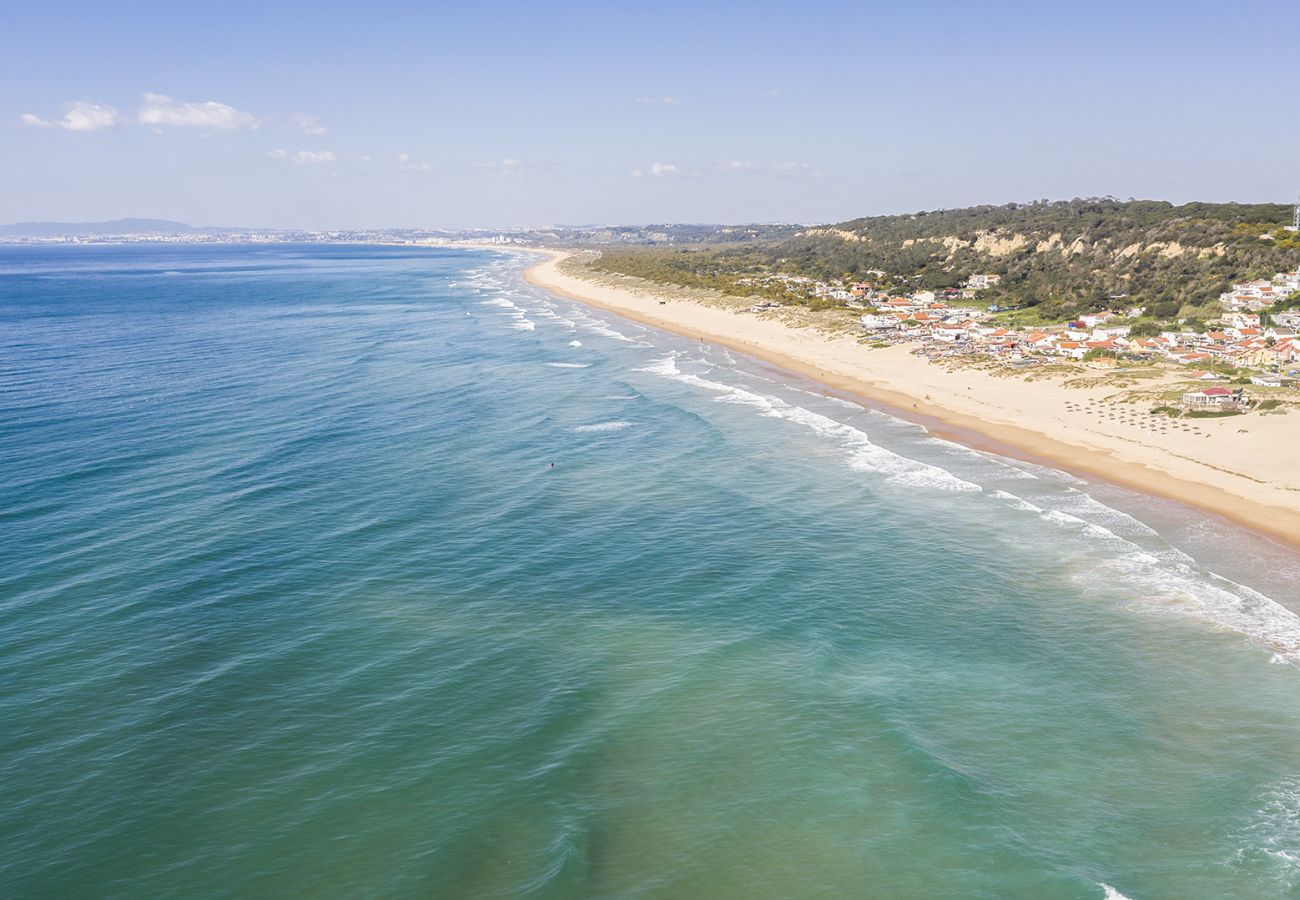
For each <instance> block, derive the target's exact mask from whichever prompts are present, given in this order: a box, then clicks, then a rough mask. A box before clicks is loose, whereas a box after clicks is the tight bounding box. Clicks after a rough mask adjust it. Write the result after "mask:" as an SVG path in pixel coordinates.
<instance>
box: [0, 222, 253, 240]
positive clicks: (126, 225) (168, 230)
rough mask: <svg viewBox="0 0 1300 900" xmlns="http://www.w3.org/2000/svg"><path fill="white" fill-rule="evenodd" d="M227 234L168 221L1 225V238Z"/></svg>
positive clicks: (212, 229) (18, 223)
mask: <svg viewBox="0 0 1300 900" xmlns="http://www.w3.org/2000/svg"><path fill="white" fill-rule="evenodd" d="M227 230H229V229H225V228H195V227H194V226H193V225H186V224H185V223H184V222H170V221H168V220H167V219H112V220H110V221H108V222H17V223H15V224H13V225H0V237H29V238H52V237H70V236H77V235H84V236H87V237H103V236H105V235H117V234H197V233H200V232H219V231H227Z"/></svg>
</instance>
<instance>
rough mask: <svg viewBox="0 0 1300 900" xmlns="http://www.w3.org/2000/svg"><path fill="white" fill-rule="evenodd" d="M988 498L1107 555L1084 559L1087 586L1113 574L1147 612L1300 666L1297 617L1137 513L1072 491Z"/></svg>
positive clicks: (1080, 578)
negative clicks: (1204, 627) (1217, 631)
mask: <svg viewBox="0 0 1300 900" xmlns="http://www.w3.org/2000/svg"><path fill="white" fill-rule="evenodd" d="M988 496H990V497H993V498H995V499H998V500H1001V501H1003V502H1005V503H1007V504H1009V505H1010V506H1013V507H1015V508H1017V509H1020V510H1023V511H1025V512H1032V513H1035V514H1037V515H1038V517H1039V518H1040V519H1041V520H1042V521H1044V522H1048V523H1050V524H1052V525H1056V526H1058V527H1059V528H1062V529H1064V530H1066V531H1070V532H1072V533H1074V534H1076V535H1078V536H1079V537H1081V538H1082V539H1083V540H1084V541H1085V542H1087V544H1092V545H1094V546H1098V547H1100V548H1101V549H1103V550H1105V551H1106V553H1105V554H1104V555H1098V554H1093V553H1089V554H1086V555H1085V556H1084V560H1083V561H1082V562H1081V563H1080V565H1079V570H1078V571H1077V572H1076V573H1075V575H1074V578H1075V581H1076V582H1078V583H1080V584H1081V585H1082V586H1083V587H1085V588H1086V587H1088V586H1089V585H1090V584H1091V583H1093V582H1094V581H1095V580H1097V576H1098V575H1099V574H1103V573H1104V574H1105V575H1107V576H1113V577H1107V578H1105V579H1103V583H1119V584H1125V585H1131V586H1140V588H1141V593H1142V599H1141V600H1140V601H1138V603H1139V604H1140V605H1141V606H1143V607H1144V608H1148V609H1153V610H1156V611H1160V612H1170V611H1172V612H1181V613H1184V614H1187V615H1191V616H1194V617H1195V618H1198V619H1200V620H1201V621H1203V622H1206V623H1208V624H1210V625H1214V626H1216V627H1219V628H1225V629H1228V630H1230V631H1234V632H1236V633H1238V634H1240V635H1242V636H1244V637H1245V638H1246V639H1247V640H1249V641H1251V642H1252V643H1254V644H1255V645H1256V646H1258V647H1260V648H1261V649H1263V650H1267V651H1269V652H1270V661H1276V660H1281V661H1284V662H1288V663H1291V664H1293V665H1297V666H1300V615H1297V614H1296V613H1294V612H1292V611H1291V610H1289V609H1287V608H1286V607H1284V606H1282V605H1281V604H1280V603H1278V602H1277V601H1276V600H1274V599H1272V598H1271V597H1269V596H1267V595H1265V594H1262V593H1260V592H1259V591H1257V590H1255V589H1254V588H1251V587H1247V586H1246V585H1244V584H1239V583H1238V582H1235V581H1232V580H1231V579H1229V578H1225V577H1223V576H1222V575H1219V574H1217V573H1215V572H1212V571H1210V570H1209V569H1205V568H1202V567H1201V566H1199V565H1198V564H1197V562H1196V560H1194V559H1193V558H1192V557H1191V556H1188V555H1187V554H1186V553H1184V552H1183V551H1181V550H1179V549H1178V548H1177V547H1174V546H1172V545H1170V544H1168V543H1165V542H1164V540H1163V538H1161V536H1160V534H1159V533H1158V532H1157V531H1155V530H1154V529H1153V528H1151V527H1150V526H1148V525H1146V524H1145V523H1144V522H1141V521H1139V520H1138V519H1136V518H1134V517H1133V516H1130V515H1128V514H1127V513H1124V512H1121V511H1119V510H1117V509H1114V508H1113V507H1110V506H1107V505H1106V504H1104V503H1102V502H1101V501H1099V500H1097V499H1096V498H1094V497H1090V496H1088V495H1087V494H1085V493H1083V492H1082V491H1079V490H1076V489H1074V488H1066V490H1065V492H1064V493H1061V494H1059V495H1056V496H1054V497H1052V498H1051V508H1043V507H1041V506H1038V505H1036V504H1034V503H1031V502H1029V501H1028V500H1025V499H1024V498H1023V497H1018V496H1016V495H1015V494H1010V493H1007V492H1006V491H992V492H990V493H989V495H988ZM1139 542H1143V543H1146V544H1147V545H1148V546H1143V543H1139ZM1085 546H1086V544H1085Z"/></svg>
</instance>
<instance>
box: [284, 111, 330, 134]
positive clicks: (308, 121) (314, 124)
mask: <svg viewBox="0 0 1300 900" xmlns="http://www.w3.org/2000/svg"><path fill="white" fill-rule="evenodd" d="M290 119H291V120H292V121H293V124H295V125H297V126H298V127H299V128H300V129H302V133H303V134H308V135H311V136H312V137H320V136H321V135H323V134H325V126H323V125H321V123H320V120H319V119H317V118H316V117H315V116H309V115H307V114H306V113H294V114H293V115H292V116H290Z"/></svg>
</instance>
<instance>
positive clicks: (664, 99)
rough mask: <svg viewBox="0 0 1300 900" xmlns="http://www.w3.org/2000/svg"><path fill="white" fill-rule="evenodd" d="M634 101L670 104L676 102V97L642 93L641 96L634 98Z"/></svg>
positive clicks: (662, 104)
mask: <svg viewBox="0 0 1300 900" xmlns="http://www.w3.org/2000/svg"><path fill="white" fill-rule="evenodd" d="M636 102H637V103H658V104H660V105H661V106H672V105H673V104H674V103H676V102H677V98H676V97H668V96H664V97H651V96H649V95H642V96H640V97H637V98H636Z"/></svg>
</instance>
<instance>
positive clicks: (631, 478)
mask: <svg viewBox="0 0 1300 900" xmlns="http://www.w3.org/2000/svg"><path fill="white" fill-rule="evenodd" d="M523 264H524V261H523V259H522V258H521V257H518V256H514V255H511V254H508V253H492V252H483V251H461V250H445V249H444V250H432V249H428V248H395V247H340V246H323V247H322V246H313V247H308V246H302V247H295V246H270V247H255V246H224V247H223V246H196V247H183V246H180V247H178V246H141V245H136V246H124V247H48V248H39V247H38V248H22V247H0V530H2V534H3V543H2V545H0V798H2V799H3V803H0V896H4V897H81V896H110V897H142V896H159V897H173V896H184V897H187V898H201V897H286V896H304V897H306V896H310V897H357V896H386V897H387V896H412V897H414V896H455V897H516V896H545V897H731V896H744V897H789V896H801V897H803V896H810V897H811V896H824V897H843V896H880V897H885V896H953V897H957V896H961V897H1101V896H1103V894H1104V892H1106V891H1107V890H1110V891H1113V892H1116V894H1117V895H1118V894H1122V895H1125V896H1129V897H1134V898H1145V897H1181V898H1188V897H1228V896H1231V897H1241V898H1247V897H1278V896H1295V895H1297V894H1300V672H1298V671H1297V668H1296V664H1297V663H1298V662H1300V618H1297V616H1296V615H1295V614H1294V613H1292V612H1290V609H1295V608H1300V594H1298V593H1297V589H1296V587H1295V585H1296V584H1297V575H1298V574H1300V566H1297V562H1296V560H1295V558H1294V557H1293V556H1292V555H1290V554H1288V553H1286V552H1283V551H1281V550H1278V549H1276V548H1274V547H1272V546H1270V545H1269V544H1267V543H1265V542H1262V541H1260V540H1258V539H1255V538H1252V537H1249V536H1247V535H1244V534H1239V533H1236V532H1233V531H1232V530H1231V529H1229V528H1227V527H1226V526H1223V525H1220V524H1217V523H1215V522H1213V521H1211V520H1207V519H1205V518H1203V517H1201V516H1198V515H1195V514H1193V513H1191V512H1189V511H1187V510H1185V509H1182V508H1180V507H1177V506H1176V505H1174V504H1169V503H1165V502H1163V501H1158V500H1153V499H1150V498H1144V497H1140V496H1137V495H1133V494H1129V493H1127V492H1124V491H1121V490H1119V489H1116V488H1112V487H1107V486H1104V485H1089V484H1084V483H1083V482H1080V481H1078V480H1076V479H1073V478H1071V477H1070V476H1068V475H1065V474H1062V473H1058V472H1053V471H1051V470H1048V469H1042V468H1038V467H1035V466H1031V465H1028V464H1025V463H1020V462H1013V461H1008V460H1002V459H999V458H997V457H992V456H989V455H987V454H982V453H976V452H974V451H970V450H967V449H965V448H962V447H959V446H956V445H953V444H949V443H945V442H942V441H938V440H934V439H932V438H930V437H928V436H927V435H926V434H925V433H924V432H923V431H922V430H921V429H919V428H917V427H916V426H913V425H910V424H908V423H905V422H901V421H899V420H896V419H892V418H889V417H888V416H886V415H882V414H880V413H877V412H872V411H868V410H864V409H862V408H860V407H857V406H854V405H852V404H849V403H846V402H844V401H842V400H838V399H835V398H831V397H826V396H823V395H821V394H820V393H819V391H818V389H817V388H816V387H815V386H814V385H810V384H801V383H797V382H790V381H789V379H786V378H784V377H783V376H780V375H779V374H778V373H774V372H772V371H769V370H766V369H764V368H763V367H761V366H759V365H757V364H754V363H751V362H747V361H745V360H742V359H736V358H733V357H732V356H731V355H730V354H728V353H726V352H725V351H722V350H718V349H715V348H708V347H702V346H700V345H699V344H696V343H693V342H690V341H685V340H682V339H678V338H675V337H672V336H668V335H664V334H660V333H657V332H653V331H650V330H647V329H644V328H642V327H640V326H637V325H633V324H630V323H627V322H620V321H618V320H615V319H613V318H612V317H609V316H606V315H602V314H597V313H594V312H592V311H589V310H585V309H583V308H582V307H580V306H578V305H576V304H573V303H570V302H568V301H564V300H559V299H556V298H553V297H549V296H548V295H546V294H544V293H543V292H541V291H539V290H537V289H535V288H531V287H528V286H526V285H525V284H524V283H523V282H522V281H521V280H520V278H519V272H520V270H521V268H522V266H523ZM552 464H553V465H552ZM1107 886H1109V887H1107Z"/></svg>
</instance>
